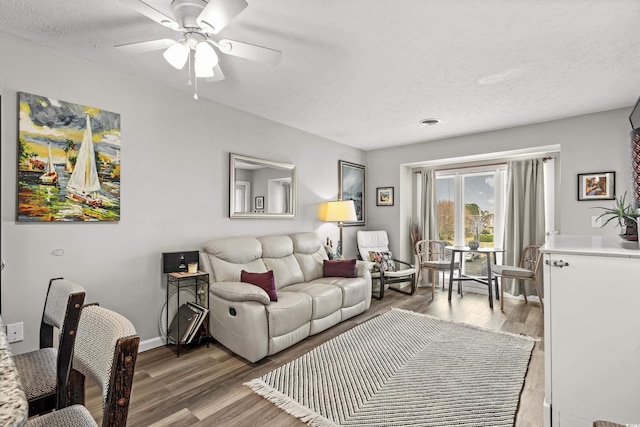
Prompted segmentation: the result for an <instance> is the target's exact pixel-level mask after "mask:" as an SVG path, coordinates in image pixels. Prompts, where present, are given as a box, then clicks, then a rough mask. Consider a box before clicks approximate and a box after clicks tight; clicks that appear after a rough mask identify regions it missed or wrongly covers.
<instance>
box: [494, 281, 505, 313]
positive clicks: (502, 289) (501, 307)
mask: <svg viewBox="0 0 640 427" xmlns="http://www.w3.org/2000/svg"><path fill="white" fill-rule="evenodd" d="M497 283H498V278H497V277H496V285H497ZM497 292H498V291H497V290H496V294H497ZM500 311H504V283H502V279H500Z"/></svg>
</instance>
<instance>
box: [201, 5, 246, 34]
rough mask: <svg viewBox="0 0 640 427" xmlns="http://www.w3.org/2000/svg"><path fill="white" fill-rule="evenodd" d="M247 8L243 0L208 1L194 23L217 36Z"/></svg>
mask: <svg viewBox="0 0 640 427" xmlns="http://www.w3.org/2000/svg"><path fill="white" fill-rule="evenodd" d="M247 6H249V5H248V4H247V2H246V1H245V0H209V3H207V5H206V6H205V7H204V9H203V10H202V12H200V15H198V17H197V18H196V22H197V23H198V25H199V26H200V28H202V29H204V30H205V31H206V32H207V33H209V34H218V33H219V32H220V31H222V29H223V28H224V27H226V26H227V24H228V23H229V22H231V21H232V20H233V18H235V17H236V16H238V15H239V14H240V12H242V11H243V10H245V8H246V7H247Z"/></svg>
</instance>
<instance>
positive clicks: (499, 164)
mask: <svg viewBox="0 0 640 427" xmlns="http://www.w3.org/2000/svg"><path fill="white" fill-rule="evenodd" d="M506 164H507V162H502V163H483V164H480V165H474V166H458V167H450V168H444V169H436V172H442V171H450V170H456V169H471V168H483V167H487V166H502V165H506ZM413 173H422V171H414V172H413Z"/></svg>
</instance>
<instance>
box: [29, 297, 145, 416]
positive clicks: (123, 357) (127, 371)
mask: <svg viewBox="0 0 640 427" xmlns="http://www.w3.org/2000/svg"><path fill="white" fill-rule="evenodd" d="M139 343H140V337H139V336H138V335H137V334H136V330H135V328H134V326H133V324H132V323H131V322H130V321H129V320H128V319H127V318H125V317H124V316H122V315H120V314H118V313H116V312H114V311H111V310H108V309H106V308H103V307H100V306H98V305H86V306H85V307H84V308H83V309H82V317H81V318H80V324H79V326H78V339H77V340H76V351H75V354H74V356H73V365H72V370H71V374H70V376H69V390H68V395H69V399H68V403H69V405H70V406H67V407H66V408H62V409H60V410H57V411H54V412H50V413H48V414H44V415H41V416H39V417H33V418H30V419H29V421H28V426H30V427H51V426H55V427H66V426H69V427H77V426H97V425H98V424H97V423H96V422H95V420H94V418H93V416H92V415H91V413H90V412H89V411H88V410H87V408H86V407H85V406H84V402H85V378H89V379H90V380H92V381H94V382H95V383H96V384H97V385H98V386H99V387H100V389H101V390H102V426H103V427H125V426H126V425H127V416H128V413H129V401H130V398H131V388H132V385H133V374H134V370H135V365H136V359H137V356H138V345H139Z"/></svg>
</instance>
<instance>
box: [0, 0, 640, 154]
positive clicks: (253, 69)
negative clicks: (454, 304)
mask: <svg viewBox="0 0 640 427" xmlns="http://www.w3.org/2000/svg"><path fill="white" fill-rule="evenodd" d="M145 1H146V2H147V3H148V4H150V5H152V6H153V7H155V8H156V9H158V10H160V11H162V12H164V13H166V14H168V15H170V13H171V12H170V0H145ZM248 2H249V7H248V8H247V9H245V10H244V11H243V12H242V13H241V14H240V15H239V16H238V17H237V18H236V19H235V20H233V21H232V22H231V23H230V24H229V25H228V26H227V27H226V28H225V29H224V30H223V31H222V32H221V33H220V34H219V36H220V37H218V38H229V39H234V40H241V41H245V42H248V43H252V44H257V45H261V46H266V47H270V48H272V49H277V50H280V51H282V52H283V58H282V61H281V62H280V63H279V64H278V65H276V66H271V65H264V64H259V63H255V62H251V61H247V60H243V59H240V58H235V57H231V56H222V57H221V60H220V66H221V67H222V69H223V70H224V73H225V75H226V79H225V80H223V81H220V82H212V83H205V82H199V86H198V93H199V96H200V99H203V98H206V99H210V100H213V101H216V102H219V103H222V104H225V105H229V106H231V107H234V108H237V109H240V110H243V111H247V112H249V113H253V114H256V115H258V116H263V117H265V118H268V119H271V120H274V121H276V122H280V123H283V124H285V125H288V126H292V127H294V128H298V129H302V130H304V131H307V132H310V133H312V134H316V135H320V136H323V137H325V138H329V139H332V140H335V141H339V142H342V143H344V144H347V145H351V146H353V147H358V148H362V149H364V150H372V149H376V148H382V147H389V146H394V145H401V144H411V143H416V142H423V141H429V140H434V139H441V138H446V137H451V136H456V135H464V134H470V133H477V132H482V131H487V130H493V129H500V128H506V127H512V126H517V125H523V124H529V123H536V122H542V121H548V120H553V119H556V118H563V117H570V116H575V115H580V114H587V113H591V112H597V111H604V110H610V109H614V108H620V107H628V106H631V105H633V104H634V103H635V102H636V100H637V98H638V96H640V32H639V31H638V28H639V27H638V18H639V17H640V1H638V0H615V1H613V0H538V1H533V0H528V1H523V0H474V1H471V0H434V1H432V0H322V1H319V0H263V1H258V0H248ZM0 30H1V31H3V32H6V33H10V34H14V35H17V36H20V37H22V38H25V39H28V40H32V41H35V42H37V43H40V44H43V45H46V46H50V47H52V48H55V49H58V50H62V51H65V52H70V53H73V54H75V55H77V56H80V57H83V58H86V59H89V60H91V61H94V62H96V63H101V64H105V65H107V66H110V67H113V68H116V69H119V70H122V71H125V72H128V73H132V74H136V75H140V76H144V77H146V78H148V79H149V80H153V81H156V82H158V83H161V84H164V85H167V86H172V87H175V88H179V89H181V90H183V91H184V96H185V97H190V96H191V92H192V90H193V88H189V87H187V86H186V80H187V78H186V74H187V73H186V70H183V71H178V70H175V69H174V68H172V67H171V66H169V65H168V64H167V63H166V62H165V61H164V59H163V58H162V54H161V52H147V53H141V54H128V53H124V52H121V51H118V50H116V49H114V48H113V46H116V45H120V44H126V43H132V42H137V41H146V40H153V39H159V38H164V37H168V38H172V39H177V38H179V37H180V34H179V33H176V32H174V31H172V30H169V29H167V28H164V27H162V26H160V25H159V24H157V23H155V22H153V21H151V20H150V19H148V18H146V17H144V16H142V15H140V14H138V13H137V12H136V11H134V10H132V9H131V8H130V7H128V6H127V5H125V4H124V3H121V2H120V1H117V0H28V1H25V0H1V1H0ZM194 102H200V101H195V100H194ZM430 117H436V118H439V119H441V120H442V122H441V123H440V124H439V125H437V126H423V125H421V124H420V121H421V120H422V119H424V118H430Z"/></svg>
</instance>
